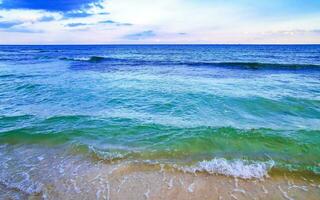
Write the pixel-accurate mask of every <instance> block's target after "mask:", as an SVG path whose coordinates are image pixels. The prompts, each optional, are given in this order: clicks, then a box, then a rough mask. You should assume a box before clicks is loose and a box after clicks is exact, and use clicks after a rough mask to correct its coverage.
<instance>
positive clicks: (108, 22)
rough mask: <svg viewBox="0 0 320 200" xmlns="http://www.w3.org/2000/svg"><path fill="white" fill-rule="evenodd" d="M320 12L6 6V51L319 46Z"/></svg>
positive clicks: (286, 1) (209, 5) (239, 2)
mask: <svg viewBox="0 0 320 200" xmlns="http://www.w3.org/2000/svg"><path fill="white" fill-rule="evenodd" d="M319 7H320V1H319V0H305V1H303V2H302V1H292V0H281V1H279V0H260V1H251V0H234V1H221V0H215V1H208V0H206V1H198V0H188V1H185V0H154V1H150V0H135V1H132V0H0V13H1V14H0V44H5V43H10V44H11V43H14V44H15V43H19V44H20V43H21V44H31V43H32V44H47V43H50V44H51V43H53V44H54V43H59V44H61V43H66V44H68V43H86V44H87V43H95V44H98V43H99V44H104V43H121V44H125V43H163V44H167V43H192V44H193V43H215V44H216V43H219V44H221V43H223V44H229V43H320V38H319V31H318V30H320V10H319V9H318V8H319ZM270 11H272V12H270ZM80 31H81V32H80ZM15 33H17V34H15Z"/></svg>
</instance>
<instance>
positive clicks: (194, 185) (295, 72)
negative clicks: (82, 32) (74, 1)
mask: <svg viewBox="0 0 320 200" xmlns="http://www.w3.org/2000/svg"><path fill="white" fill-rule="evenodd" d="M163 174H164V175H163ZM165 175H166V176H165ZM97 177H99V178H97ZM137 177H139V178H137ZM213 177H215V179H214V178H213ZM279 177H280V178H279ZM211 179H212V180H211ZM124 180H125V181H124ZM216 180H220V181H221V182H224V183H226V184H229V182H230V180H231V181H232V184H230V185H229V186H221V187H225V188H228V187H229V189H225V190H223V189H220V190H219V189H217V191H218V192H217V193H216V194H218V193H219V194H220V195H216V197H219V198H220V197H224V198H226V199H227V198H228V197H232V195H233V196H235V197H237V199H241V198H244V199H247V198H246V197H248V196H246V195H249V194H252V196H253V197H256V198H258V199H263V198H266V197H267V196H261V195H262V194H263V193H265V194H266V195H274V198H275V199H279V198H284V199H289V198H291V199H294V198H297V199H299V198H306V197H307V195H309V196H308V198H309V199H317V198H319V197H320V189H319V188H320V45H70V46H68V45H65V46H64V45H51V46H0V198H1V199H6V198H8V199H10V198H11V199H27V198H30V197H32V198H35V199H37V198H39V199H61V198H62V197H65V198H66V199H77V198H78V197H79V195H87V196H82V197H83V199H94V198H97V199H128V197H131V198H130V199H144V198H150V199H160V198H159V197H163V195H165V194H164V193H166V195H174V194H173V193H170V191H175V193H176V194H181V195H182V196H179V198H181V199H186V198H189V197H190V198H198V199H205V197H204V196H199V195H204V194H210V190H211V189H212V188H211V189H210V187H211V186H212V187H220V186H219V182H218V183H214V182H213V181H216ZM233 180H236V183H237V184H238V181H239V184H240V182H241V184H243V185H244V186H243V188H245V187H246V189H245V190H244V191H245V193H243V191H241V190H239V189H238V185H237V184H236V185H234V184H233ZM130 181H131V182H130ZM139 181H140V182H139ZM141 181H142V182H141ZM208 181H209V182H208ZM210 181H211V182H210ZM257 181H258V182H259V183H258V186H259V187H262V188H266V189H264V190H262V189H261V191H260V192H259V191H258V192H257V191H255V192H254V191H253V190H254V188H255V187H256V186H254V185H250V184H253V183H257ZM260 181H262V182H260ZM138 182H139V184H137V183H138ZM221 182H220V183H221ZM292 182H298V183H300V185H297V184H293V183H292ZM183 183H184V184H183ZM125 184H127V186H125ZM259 184H260V185H259ZM263 184H264V185H263ZM122 185H123V187H124V189H123V191H125V190H126V189H127V190H126V191H127V192H119V191H120V188H121V187H122ZM210 185H211V186H210ZM274 185H275V186H274ZM258 186H257V187H258ZM268 187H269V188H268ZM290 187H291V188H290ZM130 188H131V189H132V190H133V191H131V190H129V189H130ZM161 188H162V189H161ZM301 188H302V189H301ZM201 189H202V190H201ZM235 189H238V190H236V191H235ZM229 190H230V191H231V192H232V191H233V192H234V193H232V194H231V193H230V191H229ZM267 190H268V191H269V193H266V192H265V191H267ZM201 191H202V192H201ZM203 191H204V192H203ZM239 191H240V192H239ZM153 192H154V193H153ZM152 194H154V195H155V196H153V197H152ZM187 194H188V195H189V196H183V195H187ZM121 195H132V196H121ZM192 195H195V196H192ZM197 195H198V196H197ZM237 195H238V196H237ZM259 195H260V196H259ZM277 195H279V196H277ZM184 197H185V198H184ZM211 197H212V196H211ZM278 197H279V198H278ZM168 198H170V199H176V198H174V196H167V199H168ZM177 198H178V197H177ZM164 199H166V198H164ZM269 199H270V198H269Z"/></svg>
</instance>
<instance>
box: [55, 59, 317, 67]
mask: <svg viewBox="0 0 320 200" xmlns="http://www.w3.org/2000/svg"><path fill="white" fill-rule="evenodd" d="M60 59H61V60H66V61H75V62H90V63H101V62H112V64H119V65H128V66H132V65H134V66H138V65H152V66H157V65H160V66H163V65H166V66H170V65H184V66H194V67H202V66H203V67H205V66H206V67H224V68H238V69H253V70H258V69H291V70H299V69H313V70H320V65H317V64H294V63H292V64H291V63H263V62H201V61H199V62H187V61H181V62H180V61H170V60H168V61H163V60H143V59H124V58H112V57H104V56H90V57H75V58H66V57H64V58H60ZM114 62H117V63H114Z"/></svg>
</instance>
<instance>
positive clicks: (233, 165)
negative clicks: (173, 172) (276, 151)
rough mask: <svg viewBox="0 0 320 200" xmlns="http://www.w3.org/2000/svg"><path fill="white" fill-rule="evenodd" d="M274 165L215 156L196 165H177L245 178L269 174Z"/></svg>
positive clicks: (183, 168) (185, 170)
mask: <svg viewBox="0 0 320 200" xmlns="http://www.w3.org/2000/svg"><path fill="white" fill-rule="evenodd" d="M273 166H274V161H272V160H270V161H266V162H257V161H251V162H249V161H247V160H239V159H238V160H226V159H225V158H214V159H212V160H204V161H201V162H198V163H197V164H196V165H195V166H189V167H176V168H177V169H179V170H182V171H183V172H190V173H196V172H207V173H209V174H221V175H226V176H233V177H239V178H243V179H252V178H257V179H261V178H264V177H267V176H268V171H269V170H271V168H272V167H273Z"/></svg>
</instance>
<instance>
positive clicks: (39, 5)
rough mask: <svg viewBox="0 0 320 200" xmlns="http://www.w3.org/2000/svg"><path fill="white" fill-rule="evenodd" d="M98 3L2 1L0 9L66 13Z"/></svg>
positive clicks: (87, 0)
mask: <svg viewBox="0 0 320 200" xmlns="http://www.w3.org/2000/svg"><path fill="white" fill-rule="evenodd" d="M100 2H101V0H2V3H1V4H0V7H1V8H5V9H32V10H47V11H61V12H66V11H71V10H82V9H86V8H89V7H91V6H93V5H98V4H99V3H100Z"/></svg>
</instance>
